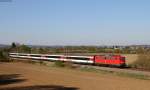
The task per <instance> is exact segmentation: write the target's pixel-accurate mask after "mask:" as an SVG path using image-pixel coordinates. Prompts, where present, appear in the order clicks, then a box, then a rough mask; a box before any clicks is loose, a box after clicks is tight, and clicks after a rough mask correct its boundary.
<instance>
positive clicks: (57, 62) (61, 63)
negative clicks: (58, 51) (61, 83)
mask: <svg viewBox="0 0 150 90" xmlns="http://www.w3.org/2000/svg"><path fill="white" fill-rule="evenodd" d="M55 66H58V67H64V66H65V64H64V62H62V61H56V62H55Z"/></svg>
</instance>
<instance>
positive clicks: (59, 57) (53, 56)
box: [45, 56, 61, 58]
mask: <svg viewBox="0 0 150 90" xmlns="http://www.w3.org/2000/svg"><path fill="white" fill-rule="evenodd" d="M45 57H47V58H61V56H45Z"/></svg>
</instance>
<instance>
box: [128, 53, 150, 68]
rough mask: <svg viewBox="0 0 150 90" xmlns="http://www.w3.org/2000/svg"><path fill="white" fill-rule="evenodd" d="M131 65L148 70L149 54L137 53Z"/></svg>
mask: <svg viewBox="0 0 150 90" xmlns="http://www.w3.org/2000/svg"><path fill="white" fill-rule="evenodd" d="M131 66H132V67H135V68H141V69H147V70H150V54H149V53H147V54H139V55H138V59H137V60H136V61H135V62H133V63H132V64H131Z"/></svg>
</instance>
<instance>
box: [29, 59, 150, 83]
mask: <svg viewBox="0 0 150 90" xmlns="http://www.w3.org/2000/svg"><path fill="white" fill-rule="evenodd" d="M27 63H30V64H36V65H44V66H49V67H50V68H61V69H62V68H63V69H69V70H79V71H83V72H94V73H100V74H110V75H115V76H121V77H129V78H135V79H142V80H150V76H148V75H143V74H137V73H129V72H117V71H110V70H102V69H95V68H92V67H88V66H85V67H80V66H78V67H76V68H72V67H73V64H72V63H69V64H68V63H64V62H60V61H58V62H54V63H53V64H49V65H48V64H46V62H37V61H28V62H27Z"/></svg>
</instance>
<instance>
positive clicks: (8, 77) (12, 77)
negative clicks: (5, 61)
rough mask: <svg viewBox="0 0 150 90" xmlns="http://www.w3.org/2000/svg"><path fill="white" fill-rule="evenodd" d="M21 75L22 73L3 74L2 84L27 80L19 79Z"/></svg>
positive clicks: (0, 77) (0, 79)
mask: <svg viewBox="0 0 150 90" xmlns="http://www.w3.org/2000/svg"><path fill="white" fill-rule="evenodd" d="M19 77H21V75H20V74H3V75H0V86H1V85H8V84H14V83H20V82H24V81H26V79H18V78H19Z"/></svg>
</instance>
